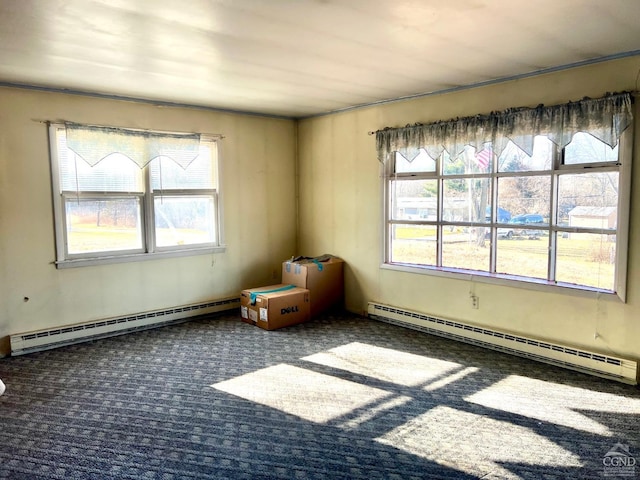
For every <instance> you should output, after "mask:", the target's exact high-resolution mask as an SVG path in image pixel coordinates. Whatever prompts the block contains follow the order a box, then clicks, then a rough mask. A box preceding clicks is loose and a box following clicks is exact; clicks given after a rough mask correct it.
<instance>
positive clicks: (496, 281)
mask: <svg viewBox="0 0 640 480" xmlns="http://www.w3.org/2000/svg"><path fill="white" fill-rule="evenodd" d="M380 268H382V269H384V270H394V271H399V272H405V273H416V274H420V275H432V276H436V277H445V278H451V279H456V280H466V281H470V280H473V281H474V282H479V283H488V284H493V285H502V286H506V287H513V288H524V289H528V290H536V291H540V292H549V293H561V294H567V295H573V296H577V297H586V298H598V299H607V300H614V301H620V302H623V303H624V301H625V300H624V299H623V298H621V297H620V295H618V294H617V293H615V292H610V291H603V290H598V289H596V288H592V287H586V286H577V285H572V284H560V283H558V284H553V283H551V282H547V281H545V280H537V279H529V278H526V279H525V278H524V277H518V276H517V275H506V274H502V275H497V274H491V273H486V272H470V271H466V270H458V269H454V268H446V269H445V268H438V267H428V266H418V265H411V264H402V263H383V264H382V265H380Z"/></svg>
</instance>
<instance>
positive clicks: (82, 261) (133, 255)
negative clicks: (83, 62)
mask: <svg viewBox="0 0 640 480" xmlns="http://www.w3.org/2000/svg"><path fill="white" fill-rule="evenodd" d="M64 128H65V125H64V124H63V123H59V122H55V123H53V122H52V123H50V124H49V148H50V155H49V157H50V162H49V164H50V169H51V185H52V199H53V217H54V232H55V248H56V260H55V261H54V262H53V263H54V264H55V266H56V268H58V269H60V268H72V267H81V266H92V265H101V264H114V263H126V262H137V261H146V260H153V259H159V258H172V257H185V256H193V255H204V254H211V253H221V252H224V251H225V250H226V245H225V244H224V230H223V215H222V194H221V191H220V178H221V177H220V175H221V170H222V168H221V162H220V157H221V149H222V146H221V143H222V142H220V140H221V139H222V138H223V137H222V136H221V135H215V134H202V135H201V141H203V142H207V143H210V144H211V145H212V146H214V147H215V148H213V150H214V152H213V153H212V156H211V162H212V172H213V173H214V174H215V176H216V178H217V184H216V185H214V187H213V188H212V189H202V188H199V189H162V190H160V189H156V190H153V189H152V186H151V162H149V163H148V164H147V165H145V166H144V167H143V168H142V169H141V172H142V176H143V189H144V190H143V191H141V192H116V191H113V192H100V191H96V192H94V191H86V192H85V191H77V192H76V191H73V192H67V191H63V190H62V183H61V174H60V162H59V156H58V141H57V134H58V130H60V129H64ZM154 133H160V134H162V133H167V134H175V132H162V131H155V130H154ZM178 196H179V197H181V198H184V197H188V196H193V197H203V196H208V197H211V199H212V203H213V212H212V214H213V219H212V221H213V229H214V232H215V235H214V236H215V238H214V241H213V242H211V243H206V244H191V245H189V244H187V245H174V246H158V245H157V242H156V240H157V239H156V233H155V211H154V200H155V198H157V197H178ZM76 198H78V199H85V200H88V199H95V200H106V199H108V200H115V199H132V198H136V199H138V201H139V207H140V216H139V219H138V220H139V222H140V231H141V240H142V247H141V248H136V249H128V250H110V251H99V252H88V253H69V251H68V241H67V218H66V211H67V209H66V208H65V202H66V201H67V199H76Z"/></svg>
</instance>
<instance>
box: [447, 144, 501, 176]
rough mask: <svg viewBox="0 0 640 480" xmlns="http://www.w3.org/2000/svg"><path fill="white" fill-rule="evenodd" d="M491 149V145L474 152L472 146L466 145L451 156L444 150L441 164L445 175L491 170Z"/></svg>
mask: <svg viewBox="0 0 640 480" xmlns="http://www.w3.org/2000/svg"><path fill="white" fill-rule="evenodd" d="M492 160H493V151H492V150H491V145H490V144H486V145H485V147H484V148H483V149H482V150H480V151H478V152H476V150H475V149H474V148H473V147H470V146H466V147H465V149H464V150H463V151H462V153H461V154H460V155H458V156H457V157H456V158H451V157H450V156H449V153H447V152H446V151H445V152H444V153H443V154H442V165H443V171H444V174H445V175H460V174H471V173H488V172H490V171H491V162H492Z"/></svg>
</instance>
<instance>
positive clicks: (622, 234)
mask: <svg viewBox="0 0 640 480" xmlns="http://www.w3.org/2000/svg"><path fill="white" fill-rule="evenodd" d="M634 130H635V121H632V122H631V124H630V125H629V126H628V128H627V129H626V130H625V131H624V132H623V133H622V134H621V135H620V138H619V146H618V161H617V162H597V163H589V164H586V163H585V164H571V165H565V164H564V163H563V161H562V154H557V153H555V152H554V154H553V158H552V168H551V170H541V171H535V172H528V171H527V172H498V171H497V170H496V168H495V167H496V164H497V159H494V160H493V165H492V168H491V171H490V172H489V173H488V174H482V175H478V174H456V175H444V174H443V171H442V169H441V162H442V160H441V158H440V157H439V158H438V159H437V160H436V162H437V163H436V170H435V172H423V173H406V172H403V173H396V172H395V171H394V164H395V162H394V161H388V162H381V164H380V169H381V175H380V176H381V178H382V182H381V183H382V185H381V188H382V195H381V198H382V202H383V208H382V211H383V216H382V217H383V219H382V220H383V224H382V231H383V233H382V240H383V248H382V249H381V251H382V259H381V263H380V268H382V269H385V270H392V271H400V272H406V273H412V274H422V275H432V276H437V277H444V278H451V279H460V280H467V281H469V280H473V281H478V282H481V283H488V284H495V285H503V286H509V287H518V288H525V289H530V290H537V291H546V292H554V293H558V292H561V293H564V294H571V295H577V296H586V297H593V296H594V295H595V296H597V297H598V298H606V299H611V300H617V301H621V302H623V303H624V302H626V296H627V271H628V242H629V207H630V205H631V203H630V202H631V175H632V172H631V168H632V163H633V156H632V154H633V136H634V134H633V132H634ZM556 150H557V149H556ZM589 170H592V171H593V172H594V173H595V172H601V171H617V172H619V185H618V208H617V229H616V231H615V234H616V259H615V262H616V263H615V278H614V288H615V291H613V292H610V291H604V290H601V289H597V288H595V287H590V286H586V285H575V284H567V283H561V282H556V281H551V280H544V279H537V278H533V277H519V276H517V275H512V274H501V273H492V271H493V270H495V260H496V259H495V251H496V248H497V246H495V247H494V245H495V238H494V237H495V236H496V235H497V229H498V228H499V227H504V226H505V224H503V223H498V222H497V221H496V219H497V209H496V208H492V209H491V221H490V222H489V223H477V222H463V223H464V225H465V226H468V225H471V226H483V227H489V228H490V229H491V230H490V231H491V245H492V247H491V249H492V253H491V254H490V270H491V271H476V270H462V269H458V268H453V267H438V266H434V265H418V264H408V263H401V262H391V248H392V233H391V230H392V229H391V228H390V226H391V225H393V224H394V223H403V224H416V225H434V226H436V228H438V230H439V231H441V230H442V228H444V227H445V226H448V225H456V224H457V223H458V222H447V221H443V220H436V221H415V220H402V222H397V221H394V220H392V218H391V216H392V211H391V210H392V205H391V202H392V196H393V192H392V188H391V183H392V181H393V180H397V179H403V178H405V179H413V180H422V179H424V180H426V179H437V180H438V181H439V182H440V181H441V180H444V179H449V178H452V179H460V178H465V177H466V178H478V177H487V178H489V179H490V183H491V200H492V205H494V206H495V205H497V195H498V192H497V188H495V187H496V186H497V182H498V179H499V178H506V177H516V176H540V175H544V174H548V175H550V176H551V181H552V184H551V188H550V190H551V192H550V195H551V198H550V200H551V203H550V213H557V199H558V198H557V188H558V178H559V177H560V176H562V175H566V174H571V173H578V172H580V173H585V171H589ZM442 200H443V189H442V188H438V197H437V208H438V218H440V216H441V213H442ZM556 222H557V220H556ZM556 222H554V221H552V219H551V218H550V221H549V223H548V224H546V225H545V226H542V227H541V230H545V231H548V232H549V236H550V247H551V248H554V250H555V235H554V234H556V233H557V232H565V231H569V232H576V233H593V232H590V230H592V229H589V228H585V227H571V228H559V226H558V225H557V224H556ZM494 227H495V228H494ZM595 230H597V232H596V233H602V230H603V229H595ZM438 238H441V237H440V236H439V237H438ZM436 248H437V249H438V250H439V251H440V252H439V253H441V249H442V242H441V241H438V242H437V247H436ZM555 251H557V250H555ZM439 257H440V255H438V257H437V258H439ZM555 261H556V256H555V255H549V262H550V263H555ZM550 267H552V270H548V271H553V272H555V265H550Z"/></svg>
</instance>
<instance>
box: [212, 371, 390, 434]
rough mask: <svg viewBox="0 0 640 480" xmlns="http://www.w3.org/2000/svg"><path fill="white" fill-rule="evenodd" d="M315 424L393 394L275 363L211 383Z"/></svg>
mask: <svg viewBox="0 0 640 480" xmlns="http://www.w3.org/2000/svg"><path fill="white" fill-rule="evenodd" d="M211 387H213V388H215V389H216V390H220V391H223V392H226V393H230V394H231V395H235V396H237V397H241V398H244V399H246V400H249V401H252V402H256V403H260V404H262V405H266V406H268V407H272V408H275V409H278V410H280V411H282V412H285V413H289V414H291V415H295V416H297V417H300V418H302V419H304V420H308V421H311V422H315V423H327V422H329V421H331V420H334V419H336V418H339V417H342V416H345V415H349V414H352V413H353V412H354V411H356V410H358V409H361V408H364V407H367V406H369V405H371V404H374V403H377V402H379V401H381V400H383V399H385V398H386V397H389V396H390V395H391V393H389V392H387V391H385V390H381V389H379V388H373V387H368V386H365V385H360V384H358V383H354V382H350V381H347V380H342V379H340V378H335V377H332V376H330V375H324V374H322V373H317V372H313V371H311V370H305V369H304V368H299V367H294V366H291V365H285V364H281V365H275V366H273V367H268V368H263V369H261V370H258V371H255V372H252V373H247V374H245V375H242V376H239V377H236V378H232V379H231V380H226V381H224V382H219V383H216V384H213V385H211Z"/></svg>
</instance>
